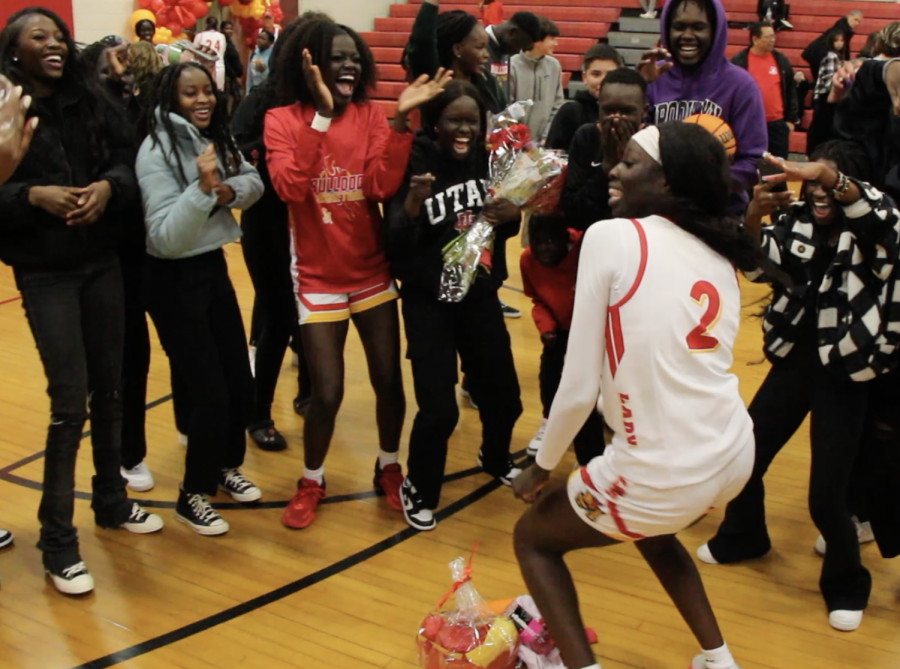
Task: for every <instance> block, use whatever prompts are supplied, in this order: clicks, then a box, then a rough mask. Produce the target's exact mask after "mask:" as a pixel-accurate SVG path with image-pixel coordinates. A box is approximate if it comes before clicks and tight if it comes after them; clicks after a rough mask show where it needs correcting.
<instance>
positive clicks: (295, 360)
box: [291, 353, 300, 369]
mask: <svg viewBox="0 0 900 669" xmlns="http://www.w3.org/2000/svg"><path fill="white" fill-rule="evenodd" d="M299 366H300V356H299V355H298V354H296V353H294V354H292V355H291V367H293V368H294V369H297V368H298V367H299Z"/></svg>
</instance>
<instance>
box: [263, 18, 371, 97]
mask: <svg viewBox="0 0 900 669" xmlns="http://www.w3.org/2000/svg"><path fill="white" fill-rule="evenodd" d="M338 35H348V36H349V37H350V39H352V40H353V42H354V44H355V45H356V48H357V50H358V51H359V56H360V61H361V65H362V72H361V74H360V80H359V83H358V84H357V86H356V90H354V91H353V102H365V101H367V100H368V99H369V92H370V91H371V90H372V89H374V88H375V84H376V83H377V81H378V70H377V67H376V65H375V58H374V56H373V55H372V50H371V49H369V45H368V44H366V42H365V40H364V39H363V38H362V37H360V36H359V34H358V33H357V32H356V31H355V30H353V29H352V28H349V27H347V26H345V25H341V24H339V23H335V22H334V21H332V20H330V19H324V18H320V19H313V20H311V21H307V22H306V23H303V24H301V25H300V26H299V27H298V28H297V29H296V30H295V31H294V32H292V33H291V34H290V35H282V36H281V37H280V38H279V40H278V41H279V42H284V47H283V50H282V51H281V53H280V54H279V56H278V60H277V61H276V63H275V69H274V71H273V72H272V75H274V78H275V85H276V90H277V95H278V102H279V104H280V105H284V106H286V105H291V104H294V103H295V102H299V103H301V104H306V105H312V104H315V99H314V98H313V94H312V91H310V90H309V86H307V85H306V76H305V75H304V73H303V51H304V50H305V49H308V50H309V53H310V55H311V56H312V61H313V64H314V65H318V66H319V68H320V69H321V71H322V79H323V80H324V81H325V84H326V85H328V86H329V87H331V85H332V84H333V83H334V82H333V81H332V73H331V68H330V67H329V64H330V63H331V49H332V45H333V44H334V38H335V37H337V36H338Z"/></svg>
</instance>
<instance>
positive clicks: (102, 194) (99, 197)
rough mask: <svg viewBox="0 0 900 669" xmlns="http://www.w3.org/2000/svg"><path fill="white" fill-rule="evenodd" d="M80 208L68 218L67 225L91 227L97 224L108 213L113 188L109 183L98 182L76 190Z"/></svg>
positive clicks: (70, 213)
mask: <svg viewBox="0 0 900 669" xmlns="http://www.w3.org/2000/svg"><path fill="white" fill-rule="evenodd" d="M75 194H76V195H77V196H78V208H77V209H75V210H74V211H71V212H69V214H68V215H67V216H66V225H90V224H91V223H96V222H97V221H99V220H100V217H101V216H103V212H104V211H106V205H107V204H109V200H110V198H112V186H110V184H109V182H108V181H96V182H94V183H92V184H91V185H90V186H85V187H84V188H78V189H76V190H75Z"/></svg>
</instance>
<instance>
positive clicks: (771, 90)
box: [747, 50, 784, 122]
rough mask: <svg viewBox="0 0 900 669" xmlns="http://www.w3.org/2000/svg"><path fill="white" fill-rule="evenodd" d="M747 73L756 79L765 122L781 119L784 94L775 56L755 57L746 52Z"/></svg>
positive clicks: (772, 54) (782, 116)
mask: <svg viewBox="0 0 900 669" xmlns="http://www.w3.org/2000/svg"><path fill="white" fill-rule="evenodd" d="M747 71H748V72H750V74H751V75H752V76H753V78H754V79H756V84H757V85H758V86H759V90H760V91H762V98H763V105H764V106H765V109H766V122H769V121H780V120H781V119H783V118H784V99H783V98H784V94H783V91H782V90H781V72H780V71H779V69H778V61H777V60H775V54H774V53H770V54H767V55H765V56H757V55H756V54H755V53H753V51H752V50H751V51H749V52H747Z"/></svg>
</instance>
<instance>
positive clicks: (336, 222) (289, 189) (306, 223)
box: [264, 102, 413, 293]
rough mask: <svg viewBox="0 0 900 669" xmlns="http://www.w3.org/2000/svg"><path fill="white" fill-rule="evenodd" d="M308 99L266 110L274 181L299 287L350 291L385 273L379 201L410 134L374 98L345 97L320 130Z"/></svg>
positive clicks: (396, 184)
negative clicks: (287, 222) (345, 103)
mask: <svg viewBox="0 0 900 669" xmlns="http://www.w3.org/2000/svg"><path fill="white" fill-rule="evenodd" d="M314 117H315V110H314V109H313V108H312V107H311V106H305V107H301V106H300V105H299V104H294V105H291V106H289V107H279V108H277V109H273V110H271V111H270V112H269V113H268V114H266V124H265V135H264V139H265V144H266V160H267V164H268V167H269V175H270V176H271V177H272V185H273V186H274V187H275V191H276V192H277V193H278V196H279V197H280V198H281V199H282V200H283V201H284V202H286V203H287V205H288V208H289V209H290V212H291V237H292V247H293V248H292V250H293V270H294V274H295V276H296V277H297V284H298V286H299V290H300V292H301V293H353V292H356V291H359V290H364V289H366V288H371V287H372V286H374V285H376V284H379V283H382V282H388V281H390V280H391V273H390V266H389V264H388V260H387V256H386V255H385V252H384V234H383V232H382V219H381V212H380V211H379V209H378V204H379V203H380V202H384V201H385V200H387V199H389V198H390V197H392V196H393V195H394V194H395V193H396V192H397V191H398V190H399V189H400V185H401V184H402V183H403V177H404V175H405V173H406V164H407V163H408V162H409V154H410V151H411V149H412V142H413V134H412V133H410V132H405V133H402V134H398V133H397V132H395V131H394V130H393V129H392V128H391V127H390V126H389V125H388V122H387V117H386V116H385V113H384V110H383V109H382V108H381V107H380V106H378V105H377V104H375V103H373V102H366V103H354V104H351V105H350V106H349V107H347V109H346V110H345V111H344V113H343V114H341V115H340V116H339V117H337V118H335V119H334V120H333V121H332V123H331V127H330V128H329V129H328V131H326V132H319V131H318V130H313V128H312V127H310V124H311V123H312V121H313V118H314Z"/></svg>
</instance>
